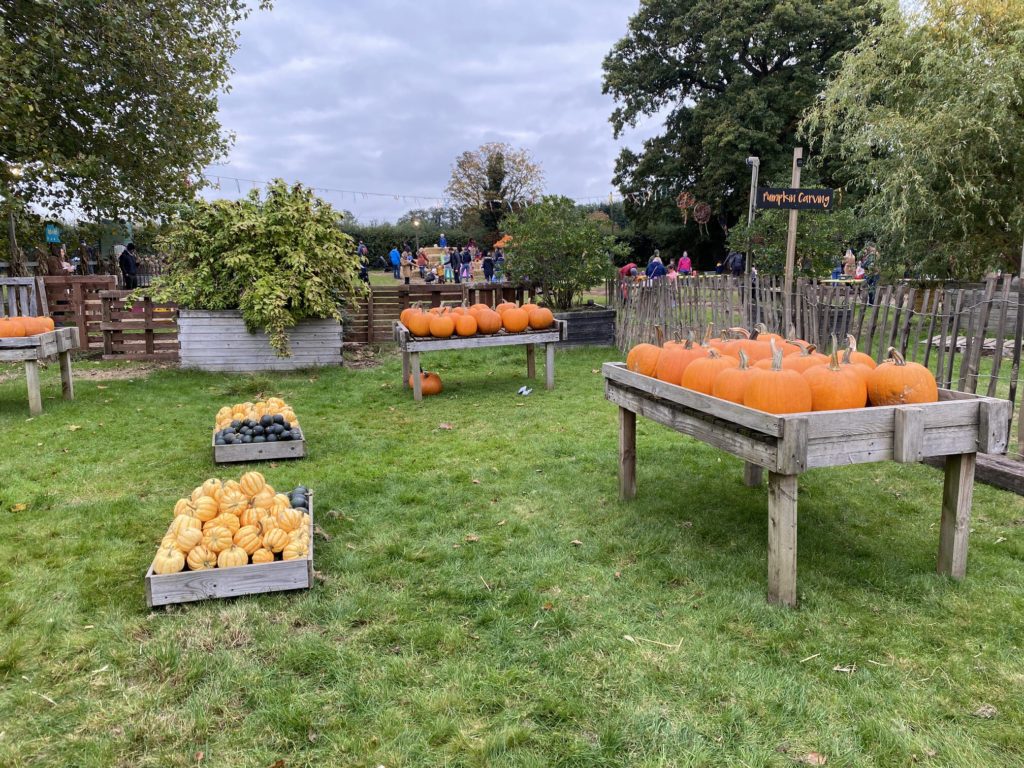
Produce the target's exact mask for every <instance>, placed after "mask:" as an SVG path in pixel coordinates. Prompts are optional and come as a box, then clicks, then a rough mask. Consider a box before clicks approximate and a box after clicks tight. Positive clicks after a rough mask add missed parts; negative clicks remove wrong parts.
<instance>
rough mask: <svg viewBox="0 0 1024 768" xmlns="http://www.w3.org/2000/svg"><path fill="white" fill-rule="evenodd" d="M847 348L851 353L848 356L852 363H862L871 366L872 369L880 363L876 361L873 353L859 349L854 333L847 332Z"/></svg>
mask: <svg viewBox="0 0 1024 768" xmlns="http://www.w3.org/2000/svg"><path fill="white" fill-rule="evenodd" d="M846 350H847V352H848V353H849V355H848V357H849V361H850V362H851V363H854V364H856V363H860V364H861V365H866V366H867V367H868V368H871V369H872V370H874V369H875V368H877V367H878V363H876V362H875V360H874V358H873V357H871V355H869V354H866V353H864V352H858V351H857V339H856V337H854V335H853V334H852V333H851V334H847V336H846ZM846 357H847V356H846V355H844V359H845V358H846Z"/></svg>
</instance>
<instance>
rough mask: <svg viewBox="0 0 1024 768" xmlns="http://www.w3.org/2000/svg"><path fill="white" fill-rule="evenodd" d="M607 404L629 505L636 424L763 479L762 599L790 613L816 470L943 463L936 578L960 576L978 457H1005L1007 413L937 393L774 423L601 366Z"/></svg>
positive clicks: (983, 400) (992, 404)
mask: <svg viewBox="0 0 1024 768" xmlns="http://www.w3.org/2000/svg"><path fill="white" fill-rule="evenodd" d="M603 373H604V377H605V397H606V398H607V399H608V400H610V401H611V402H613V403H615V404H616V405H618V406H619V493H620V496H621V497H622V498H623V499H630V498H633V496H635V495H636V416H637V414H640V415H642V416H646V417H647V418H649V419H651V420H652V421H656V422H658V423H659V424H663V425H665V426H667V427H669V428H670V429H674V430H676V431H677V432H681V433H683V434H686V435H690V436H691V437H695V438H697V439H698V440H701V441H703V442H705V443H708V444H709V445H713V446H715V447H716V448H721V449H722V450H724V451H727V452H729V453H731V454H733V455H734V456H737V457H739V458H741V459H743V460H744V461H745V462H747V465H746V469H745V473H744V480H745V482H746V483H747V484H748V485H759V484H760V482H761V472H762V469H767V470H768V599H769V601H770V602H778V603H783V604H786V605H790V606H792V605H795V604H796V601H797V596H796V510H797V478H798V477H799V475H800V474H801V473H802V472H804V471H806V470H808V469H813V468H816V467H835V466H846V465H848V464H864V463H867V462H874V461H890V460H891V461H897V462H917V461H921V460H922V459H925V458H928V457H931V456H943V457H945V461H944V467H945V485H944V488H943V497H942V518H941V527H940V533H939V535H940V538H939V557H938V566H937V569H938V572H939V573H941V574H945V575H949V576H952V577H953V578H956V579H961V578H963V577H964V574H965V572H966V569H967V539H968V533H969V528H970V516H971V501H972V494H973V489H974V469H975V462H976V455H977V454H978V453H995V454H999V453H1005V452H1006V445H1007V432H1008V425H1009V419H1010V409H1011V404H1010V403H1009V402H1008V401H1006V400H998V399H995V398H990V397H980V396H978V395H970V394H966V393H963V392H953V391H950V390H944V389H940V390H939V402H937V403H926V404H919V405H899V406H880V407H871V408H858V409H854V410H843V411H816V412H810V413H796V414H787V415H783V416H776V415H773V414H769V413H763V412H762V411H756V410H753V409H751V408H746V407H744V406H742V405H737V404H736V403H731V402H727V401H725V400H719V399H718V398H715V397H711V396H709V395H703V394H701V393H699V392H694V391H692V390H689V389H684V388H683V387H677V386H673V385H672V384H668V383H666V382H664V381H659V380H658V379H654V378H651V377H649V376H643V375H641V374H639V373H634V372H632V371H629V370H627V369H626V367H625V364H623V363H605V364H604V367H603Z"/></svg>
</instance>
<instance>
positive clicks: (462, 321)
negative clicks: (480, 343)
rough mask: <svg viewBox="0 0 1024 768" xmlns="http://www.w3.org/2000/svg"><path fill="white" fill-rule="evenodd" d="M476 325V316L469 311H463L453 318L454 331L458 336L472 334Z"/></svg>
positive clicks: (474, 332)
mask: <svg viewBox="0 0 1024 768" xmlns="http://www.w3.org/2000/svg"><path fill="white" fill-rule="evenodd" d="M477 327H478V324H477V321H476V318H475V317H473V316H472V315H470V314H469V313H463V314H461V315H459V316H458V317H456V318H455V333H456V334H457V335H458V336H473V335H474V334H476V329H477Z"/></svg>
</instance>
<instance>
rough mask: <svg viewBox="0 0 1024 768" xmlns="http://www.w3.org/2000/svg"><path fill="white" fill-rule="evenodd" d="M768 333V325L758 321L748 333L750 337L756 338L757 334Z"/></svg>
mask: <svg viewBox="0 0 1024 768" xmlns="http://www.w3.org/2000/svg"><path fill="white" fill-rule="evenodd" d="M766 333H768V326H767V325H765V324H764V323H758V324H757V325H755V326H754V332H753V333H752V334H751V335H750V338H752V339H756V338H757V337H758V336H762V335H764V334H766Z"/></svg>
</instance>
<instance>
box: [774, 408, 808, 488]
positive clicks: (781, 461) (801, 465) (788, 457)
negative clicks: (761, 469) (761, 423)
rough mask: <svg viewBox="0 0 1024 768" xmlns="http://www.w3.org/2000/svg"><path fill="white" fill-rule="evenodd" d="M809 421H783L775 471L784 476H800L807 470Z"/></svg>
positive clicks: (803, 418)
mask: <svg viewBox="0 0 1024 768" xmlns="http://www.w3.org/2000/svg"><path fill="white" fill-rule="evenodd" d="M807 427H808V424H807V419H806V418H805V417H803V416H797V417H787V418H786V419H784V421H783V429H782V436H781V439H780V440H779V447H778V454H777V458H776V463H775V471H776V472H778V473H779V474H782V475H798V474H800V473H801V472H803V471H804V470H805V469H807Z"/></svg>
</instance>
